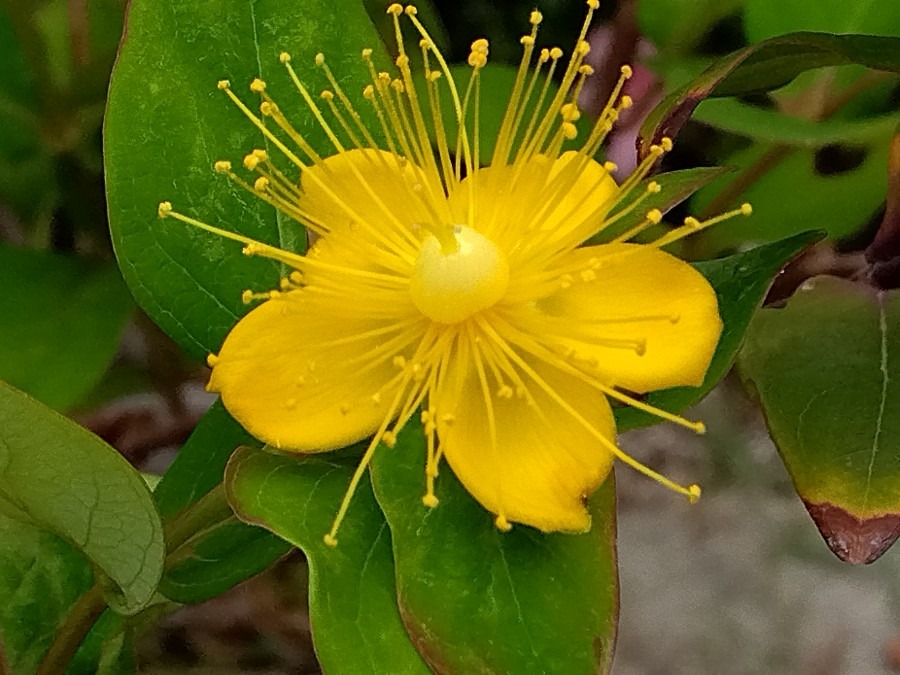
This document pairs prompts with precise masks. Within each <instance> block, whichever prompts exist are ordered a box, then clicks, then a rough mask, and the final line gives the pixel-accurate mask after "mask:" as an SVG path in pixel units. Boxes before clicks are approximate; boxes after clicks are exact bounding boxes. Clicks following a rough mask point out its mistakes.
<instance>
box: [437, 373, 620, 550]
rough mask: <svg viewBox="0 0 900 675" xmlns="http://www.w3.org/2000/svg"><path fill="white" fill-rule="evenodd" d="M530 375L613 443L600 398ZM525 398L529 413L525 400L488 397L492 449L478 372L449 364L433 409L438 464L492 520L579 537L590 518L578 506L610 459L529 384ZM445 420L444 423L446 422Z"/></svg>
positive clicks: (560, 380) (564, 381) (558, 377)
mask: <svg viewBox="0 0 900 675" xmlns="http://www.w3.org/2000/svg"><path fill="white" fill-rule="evenodd" d="M532 367H533V368H534V369H535V370H536V371H537V373H538V374H539V375H540V377H541V378H543V379H544V380H545V382H546V383H547V384H548V385H549V386H550V387H552V388H553V389H554V390H555V391H556V392H557V393H558V394H559V395H560V396H561V397H562V398H563V399H564V400H565V401H566V402H568V403H569V404H570V405H571V406H572V407H573V408H574V409H575V410H576V411H577V413H578V414H579V415H581V416H582V417H583V418H584V419H585V420H586V421H588V422H589V423H590V424H591V425H593V427H594V428H595V429H596V430H597V431H598V432H600V433H601V434H603V436H604V437H606V438H609V439H610V440H613V441H614V439H615V422H614V420H613V416H612V411H611V410H610V407H609V404H608V403H607V401H606V399H605V398H604V397H603V396H602V395H600V394H598V393H597V391H596V390H594V389H592V388H590V387H587V386H586V385H584V384H583V383H581V382H580V381H578V380H577V379H575V378H573V377H571V376H569V375H566V374H564V373H561V372H560V371H558V370H556V369H554V368H551V367H549V366H546V365H544V364H537V365H535V364H532ZM529 391H530V393H531V394H532V396H533V399H534V404H533V406H532V405H529V403H528V401H527V400H526V398H524V397H518V396H516V395H515V394H513V395H512V397H510V398H504V397H501V396H498V395H496V392H495V391H490V397H491V405H492V406H493V412H494V415H495V418H496V430H497V431H496V445H494V444H493V443H492V439H491V433H490V424H489V421H488V407H487V405H486V403H485V396H484V394H483V391H482V387H481V383H480V380H479V377H478V375H477V371H475V369H474V368H473V367H472V361H471V360H470V359H468V358H464V357H463V358H458V359H455V360H454V361H453V363H452V365H451V367H450V372H449V373H448V378H447V381H446V385H445V386H444V387H443V388H442V390H441V391H440V392H438V394H437V396H436V401H435V402H436V410H437V413H438V437H439V439H440V443H441V446H442V447H443V449H444V456H445V457H446V458H447V462H448V464H449V465H450V467H451V468H452V469H453V472H454V473H455V474H456V476H457V477H458V478H459V480H460V481H461V482H462V484H463V485H464V486H465V487H466V489H467V490H468V491H469V492H470V493H471V494H472V496H474V497H475V499H477V500H478V501H479V502H480V503H481V504H482V506H484V507H485V508H486V509H488V510H489V511H491V512H492V513H495V514H497V515H498V516H502V517H503V518H505V519H506V520H508V521H509V522H517V523H524V524H527V525H531V526H533V527H536V528H538V529H539V530H542V531H544V532H557V531H562V532H585V531H587V530H588V529H589V528H590V526H591V517H590V514H589V513H588V512H587V509H586V507H585V504H584V499H585V497H587V496H588V495H590V494H591V492H593V491H594V490H595V489H596V488H597V486H599V485H600V483H601V482H602V481H603V480H604V479H605V478H606V476H607V475H608V474H609V471H610V468H611V466H612V460H613V458H612V455H611V454H610V452H609V451H608V450H607V449H606V448H605V447H604V446H603V444H602V443H601V442H600V441H598V440H597V438H596V437H594V436H593V435H592V434H591V433H590V432H589V431H588V430H587V429H586V428H585V427H584V426H582V425H581V424H579V423H578V422H577V421H576V420H575V419H574V417H573V416H572V415H571V414H570V413H569V412H567V411H566V410H565V409H564V408H563V407H562V406H561V405H560V403H558V402H557V401H555V400H554V399H553V398H552V397H551V396H550V395H549V394H548V393H547V392H545V391H543V390H542V389H540V388H539V387H538V386H537V385H536V384H533V383H532V384H530V385H529ZM448 413H449V414H451V415H452V416H453V418H454V419H453V420H452V422H451V423H447V422H446V421H445V420H446V417H445V415H446V414H448ZM438 489H439V488H438Z"/></svg>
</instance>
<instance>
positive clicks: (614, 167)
mask: <svg viewBox="0 0 900 675" xmlns="http://www.w3.org/2000/svg"><path fill="white" fill-rule="evenodd" d="M603 168H604V169H606V173H615V172H616V171H618V170H619V165H618V164H616V163H615V162H603Z"/></svg>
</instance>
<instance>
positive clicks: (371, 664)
mask: <svg viewBox="0 0 900 675" xmlns="http://www.w3.org/2000/svg"><path fill="white" fill-rule="evenodd" d="M355 464H356V462H355V461H347V460H340V459H334V458H332V457H318V456H314V455H307V456H298V457H287V456H278V455H274V454H270V453H267V452H261V451H259V450H252V449H249V448H242V449H241V450H238V452H236V453H235V455H234V457H233V458H232V460H231V462H230V463H229V465H228V474H227V476H226V487H227V490H228V495H229V501H230V502H231V505H232V506H233V507H234V509H235V511H236V512H237V513H238V515H239V516H240V517H241V518H243V519H244V520H245V521H247V522H249V523H254V524H257V525H261V526H263V527H266V528H268V529H270V530H271V531H273V532H275V533H277V534H278V535H279V536H281V537H284V538H285V539H286V540H288V541H290V542H291V543H292V544H294V545H295V546H297V547H298V548H301V549H302V550H303V552H304V553H306V557H307V560H308V561H309V586H310V588H309V603H310V621H311V622H312V630H313V638H314V639H315V642H316V653H317V655H318V657H319V661H320V663H321V664H322V668H323V669H324V670H325V671H327V672H335V673H386V674H387V673H390V674H393V673H427V672H429V671H428V669H427V668H426V667H425V666H424V664H423V663H422V660H421V659H420V657H419V655H418V654H417V653H416V650H415V649H414V648H413V646H412V643H411V642H410V639H409V636H408V635H407V633H406V631H405V630H404V627H403V623H402V621H401V618H400V612H399V610H398V608H397V601H396V595H395V589H394V564H393V559H392V556H391V534H390V531H389V530H388V526H387V523H386V522H385V519H384V515H383V514H382V513H381V511H380V510H379V508H378V504H376V502H375V499H374V498H373V496H372V488H371V486H370V485H369V481H368V478H366V479H364V480H363V481H362V482H361V483H360V486H359V487H358V488H357V490H356V494H355V495H354V497H353V501H352V503H351V506H350V510H349V511H348V512H347V519H346V520H345V521H344V525H343V526H342V528H341V531H340V537H339V539H340V541H339V544H338V546H337V547H336V548H329V547H328V546H326V545H325V543H324V542H323V541H322V536H323V535H324V534H325V532H327V531H328V527H329V525H330V524H331V521H332V519H333V518H334V514H335V512H336V510H337V507H338V505H339V504H340V502H341V497H342V496H343V494H344V491H345V490H346V489H347V484H348V483H349V482H350V476H351V475H352V473H353V468H354V466H355Z"/></svg>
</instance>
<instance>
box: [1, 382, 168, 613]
mask: <svg viewBox="0 0 900 675" xmlns="http://www.w3.org/2000/svg"><path fill="white" fill-rule="evenodd" d="M0 502H2V503H4V504H5V505H6V506H7V508H12V509H13V510H14V511H15V512H16V513H19V514H21V515H22V516H23V517H28V518H29V519H31V520H32V521H33V522H35V523H36V524H38V525H40V526H42V527H45V528H47V529H49V530H51V531H53V532H55V533H56V534H58V535H59V536H61V537H63V538H64V539H66V540H68V541H69V542H71V543H72V544H74V545H75V546H76V547H77V548H78V549H79V550H80V551H82V552H83V553H84V554H85V555H86V556H87V557H88V558H90V559H91V561H93V562H94V564H95V565H97V567H99V568H100V569H101V570H103V572H105V573H106V575H107V576H108V577H109V578H110V579H111V580H112V581H113V582H114V583H115V585H116V592H111V593H109V594H108V601H109V602H110V604H111V605H112V606H113V607H114V608H116V609H117V610H118V611H120V612H123V613H133V612H136V611H138V610H140V609H141V608H142V607H144V606H145V605H146V604H147V603H148V602H149V601H150V600H151V598H152V597H153V594H154V592H155V591H156V587H157V584H158V583H159V579H160V576H161V574H162V568H163V558H164V555H165V544H164V543H163V533H162V524H161V523H160V519H159V514H158V513H157V511H156V506H155V504H154V503H153V498H152V497H151V495H150V492H149V490H148V489H147V486H146V484H145V483H144V481H143V479H142V478H141V475H140V474H139V473H138V472H137V471H135V470H134V468H132V466H131V465H130V464H128V462H127V461H126V460H125V459H124V458H123V457H122V456H121V455H120V454H119V453H118V452H116V451H115V450H114V449H113V448H111V447H109V446H108V445H106V444H105V443H104V442H103V441H101V440H100V439H99V438H97V437H96V436H93V435H91V434H90V433H89V432H87V431H85V430H84V429H82V428H81V427H79V426H78V425H76V424H75V423H73V422H71V421H69V420H67V419H65V418H64V417H61V416H60V415H58V414H57V413H55V412H53V411H52V410H50V409H48V408H45V407H44V406H42V405H41V404H39V403H38V402H36V401H34V400H32V399H30V398H28V397H27V396H25V395H24V394H22V393H20V392H17V391H16V390H14V389H11V388H9V387H7V386H5V385H3V384H0Z"/></svg>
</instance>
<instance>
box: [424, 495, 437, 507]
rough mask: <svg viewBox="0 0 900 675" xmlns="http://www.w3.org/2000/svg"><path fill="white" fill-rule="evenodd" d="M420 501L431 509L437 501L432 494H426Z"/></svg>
mask: <svg viewBox="0 0 900 675" xmlns="http://www.w3.org/2000/svg"><path fill="white" fill-rule="evenodd" d="M422 503H423V504H424V505H425V506H427V507H428V508H429V509H433V508H434V507H435V506H437V505H438V503H439V502H438V498H437V497H435V496H434V495H432V494H427V495H425V496H424V497H422Z"/></svg>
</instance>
